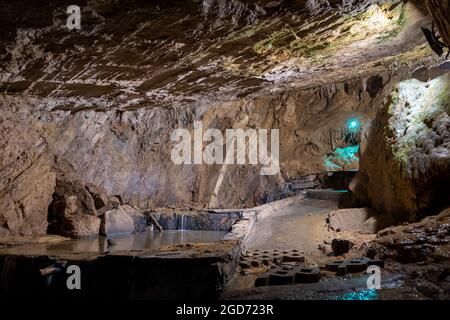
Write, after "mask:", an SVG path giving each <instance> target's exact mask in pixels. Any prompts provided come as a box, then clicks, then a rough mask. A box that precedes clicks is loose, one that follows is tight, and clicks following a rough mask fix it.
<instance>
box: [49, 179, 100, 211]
mask: <svg viewBox="0 0 450 320" xmlns="http://www.w3.org/2000/svg"><path fill="white" fill-rule="evenodd" d="M71 196H76V198H77V200H76V206H77V213H78V214H87V215H93V216H98V215H99V213H98V212H97V209H96V208H95V203H94V199H93V198H92V196H91V194H90V193H89V191H88V190H87V189H86V188H85V184H84V183H83V181H81V180H79V179H76V178H73V177H71V176H69V175H68V174H66V173H61V172H59V173H58V175H57V178H56V187H55V192H54V194H53V199H54V201H55V202H60V201H64V200H62V199H65V198H67V197H71ZM55 210H56V209H55Z"/></svg>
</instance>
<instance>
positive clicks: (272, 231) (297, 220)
mask: <svg viewBox="0 0 450 320" xmlns="http://www.w3.org/2000/svg"><path fill="white" fill-rule="evenodd" d="M336 209H337V202H335V201H326V200H316V199H301V200H298V201H295V202H293V203H292V204H290V205H288V206H286V207H284V208H282V209H280V210H276V211H275V212H273V213H272V214H270V215H269V216H267V217H265V218H263V219H261V220H258V221H256V223H255V225H254V226H253V228H252V231H251V232H250V235H249V238H248V241H247V243H246V246H247V248H249V249H298V250H300V251H303V252H305V254H310V253H314V252H317V247H318V245H319V244H320V243H323V240H324V238H325V236H324V235H325V232H326V218H327V216H328V213H329V212H330V211H332V210H336Z"/></svg>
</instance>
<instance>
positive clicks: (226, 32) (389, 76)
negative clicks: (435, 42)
mask: <svg viewBox="0 0 450 320" xmlns="http://www.w3.org/2000/svg"><path fill="white" fill-rule="evenodd" d="M47 2H48V1H43V2H42V3H45V4H46V5H42V6H39V7H37V8H36V11H35V12H36V15H35V16H33V17H29V18H27V19H23V20H20V21H17V19H16V17H17V16H20V13H21V11H23V10H21V8H23V7H25V6H26V5H27V4H28V3H27V1H25V0H17V1H15V2H14V5H13V4H5V5H4V8H2V9H4V12H5V19H4V21H5V22H3V21H2V23H3V24H5V25H4V27H5V28H4V30H5V32H4V33H2V34H1V35H0V37H1V39H2V40H3V41H2V43H3V46H2V48H0V108H1V109H0V111H1V116H3V115H8V117H9V118H7V119H6V120H5V122H4V123H5V124H7V125H8V126H9V127H11V130H10V131H11V132H12V131H13V130H15V131H14V132H16V131H17V133H18V134H17V137H25V138H24V139H23V141H22V142H20V141H16V136H14V135H5V136H6V137H7V138H6V140H5V141H2V142H1V143H2V144H3V143H4V145H7V146H14V145H17V146H20V148H18V149H17V150H16V151H14V152H12V153H10V152H5V153H3V154H4V155H5V156H4V159H2V162H5V166H3V164H2V168H4V170H2V171H1V173H0V174H1V177H2V181H0V190H3V189H4V186H6V185H8V184H9V182H10V181H12V180H13V179H14V178H15V176H16V175H17V174H18V173H19V172H21V170H22V169H23V168H25V167H26V166H27V165H29V163H30V162H31V160H32V159H35V158H36V157H37V156H38V155H39V154H41V153H42V152H44V151H45V153H48V154H49V155H50V156H51V157H54V158H57V159H58V160H59V161H66V162H68V163H69V164H70V166H71V167H73V169H74V171H75V172H76V180H79V181H82V183H83V184H86V183H93V184H95V185H97V186H99V187H101V188H102V189H104V193H106V194H109V195H120V196H121V197H122V198H123V202H125V203H130V204H132V205H135V206H137V207H139V208H152V207H158V206H167V205H174V206H182V205H183V204H186V203H193V204H195V206H197V207H208V206H210V207H251V206H254V205H257V204H261V203H263V202H264V201H265V199H267V198H268V195H271V194H275V193H277V192H278V191H279V189H280V187H281V185H283V183H284V182H286V181H289V180H290V179H292V178H296V177H298V176H301V175H305V174H310V173H317V172H321V171H328V170H336V168H334V169H333V168H331V169H330V168H329V167H328V166H327V162H326V160H327V159H332V161H333V163H335V162H334V161H335V158H336V156H335V154H337V151H339V148H343V147H346V146H347V145H348V142H347V141H345V140H346V135H345V128H346V123H347V121H348V119H349V118H353V117H356V118H358V119H359V120H360V121H361V124H362V126H361V127H362V135H363V136H364V134H365V133H366V132H367V129H368V128H369V127H370V119H371V118H372V117H373V115H374V114H375V113H376V111H377V109H378V108H379V106H380V105H382V103H383V101H384V100H385V99H386V97H387V96H388V94H389V93H390V92H391V90H392V88H393V87H394V86H395V85H396V84H397V83H398V81H401V80H403V79H405V78H408V77H409V75H410V72H411V70H415V69H416V68H417V67H420V66H423V65H428V64H431V63H433V62H434V61H435V58H434V57H432V52H431V50H430V49H429V48H428V47H427V46H425V39H424V38H423V36H422V34H421V31H420V26H422V25H427V24H429V22H430V18H429V17H427V16H426V15H425V14H423V13H421V12H420V11H419V10H417V9H416V8H415V7H414V5H411V4H410V3H409V2H408V3H406V4H404V3H403V1H400V0H398V1H397V0H394V1H377V2H376V3H372V1H358V0H352V1H344V2H343V1H320V2H316V1H308V6H306V1H299V2H293V1H278V2H267V1H262V2H261V3H258V4H255V3H254V2H253V1H231V2H229V1H225V0H216V1H203V2H201V1H193V0H192V1H191V0H190V1H183V2H176V4H177V5H176V6H175V5H173V4H172V3H169V2H167V1H154V2H151V3H150V2H145V3H141V2H129V3H128V2H127V3H126V4H125V2H123V1H112V0H111V1H87V2H83V4H80V6H81V8H82V16H83V19H82V21H83V22H82V28H81V30H72V31H69V30H67V29H66V27H65V23H66V18H67V15H66V14H65V9H66V7H65V5H66V3H65V2H63V1H53V2H51V5H50V2H48V3H47ZM85 4H87V5H85ZM162 25H163V26H167V27H165V28H161V26H162ZM11 110H14V112H13V113H12V115H9V114H10V113H11ZM16 118H17V121H16ZM196 120H198V121H202V122H203V129H207V128H213V129H218V130H220V131H221V132H223V131H225V130H226V129H231V128H243V129H246V128H257V129H272V128H273V129H280V141H281V145H280V149H281V150H282V152H281V155H280V157H281V159H280V166H281V171H280V174H279V175H276V176H260V174H259V167H258V166H250V165H211V166H208V165H175V164H174V163H173V162H172V161H171V159H170V152H171V149H172V147H173V146H174V144H175V143H174V142H173V141H171V139H170V136H171V133H172V132H173V130H174V129H176V128H186V129H188V130H192V127H193V122H194V121H196ZM14 126H16V128H15V129H12V127H14ZM30 128H31V129H30ZM33 130H34V131H36V132H33ZM2 132H3V131H2ZM18 142H19V143H18ZM8 148H12V147H8ZM18 156H19V160H17V157H18ZM327 157H329V158H327ZM338 160H340V159H337V160H336V163H338V165H339V166H340V165H344V167H345V168H347V167H350V168H356V166H357V165H356V162H357V160H356V157H355V158H354V160H355V161H353V160H352V162H353V163H351V164H348V163H342V164H339V161H338ZM58 181H61V180H60V179H58ZM59 185H60V184H59V183H58V187H57V188H60V187H59ZM66 186H67V188H69V189H70V188H71V189H72V191H71V192H72V195H76V196H77V206H78V208H79V210H82V211H84V213H87V214H91V215H99V214H102V213H104V212H105V211H106V209H105V208H106V207H107V205H106V206H104V207H103V208H101V209H99V206H100V205H104V203H105V201H106V199H105V198H104V197H98V198H97V200H95V199H94V200H93V201H91V200H90V198H92V194H91V193H90V192H89V191H88V190H85V191H83V190H82V189H81V187H80V188H78V187H77V186H76V185H74V184H70V183H69V184H67V185H66ZM75 189H76V190H75ZM75 191H76V192H75ZM64 194H65V193H64ZM88 195H89V197H88ZM95 197H96V196H94V198H95ZM96 203H97V204H96ZM108 209H109V208H108Z"/></svg>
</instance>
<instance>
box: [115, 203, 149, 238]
mask: <svg viewBox="0 0 450 320" xmlns="http://www.w3.org/2000/svg"><path fill="white" fill-rule="evenodd" d="M121 208H122V210H124V211H125V212H126V213H127V214H128V215H129V216H130V217H131V219H133V225H134V232H135V233H139V232H144V231H145V230H147V225H148V219H147V217H146V216H145V215H144V214H143V213H142V212H141V211H140V210H138V209H136V208H134V207H132V206H129V205H123V206H121Z"/></svg>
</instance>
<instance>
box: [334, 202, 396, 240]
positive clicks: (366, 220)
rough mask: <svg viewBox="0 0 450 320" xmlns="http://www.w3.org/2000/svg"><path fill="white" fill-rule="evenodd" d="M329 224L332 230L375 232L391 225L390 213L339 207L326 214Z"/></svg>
mask: <svg viewBox="0 0 450 320" xmlns="http://www.w3.org/2000/svg"><path fill="white" fill-rule="evenodd" d="M328 222H329V226H330V228H331V229H332V230H334V231H356V232H360V233H363V234H370V233H377V232H378V231H380V230H381V229H384V228H387V227H389V226H391V225H392V223H393V221H392V218H391V217H390V215H387V214H377V213H376V212H375V211H374V210H373V209H371V208H354V209H341V210H336V211H332V212H330V213H329V214H328Z"/></svg>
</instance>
